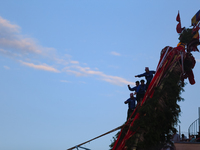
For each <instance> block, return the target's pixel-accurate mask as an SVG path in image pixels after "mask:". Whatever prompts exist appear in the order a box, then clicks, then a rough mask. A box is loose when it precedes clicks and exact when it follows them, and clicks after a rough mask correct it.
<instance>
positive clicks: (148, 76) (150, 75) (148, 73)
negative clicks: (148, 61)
mask: <svg viewBox="0 0 200 150" xmlns="http://www.w3.org/2000/svg"><path fill="white" fill-rule="evenodd" d="M155 73H156V72H155V71H149V67H145V73H143V74H139V75H136V76H135V77H145V79H146V81H147V83H146V88H148V86H149V84H150V82H151V80H152V78H153V74H155ZM146 90H147V89H146Z"/></svg>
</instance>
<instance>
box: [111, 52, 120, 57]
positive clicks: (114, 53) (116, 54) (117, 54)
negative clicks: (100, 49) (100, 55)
mask: <svg viewBox="0 0 200 150" xmlns="http://www.w3.org/2000/svg"><path fill="white" fill-rule="evenodd" d="M111 55H115V56H121V54H120V53H117V52H114V51H112V52H111Z"/></svg>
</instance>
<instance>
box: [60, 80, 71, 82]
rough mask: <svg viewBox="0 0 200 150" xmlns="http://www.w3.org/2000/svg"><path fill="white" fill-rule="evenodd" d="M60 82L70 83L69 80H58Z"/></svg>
mask: <svg viewBox="0 0 200 150" xmlns="http://www.w3.org/2000/svg"><path fill="white" fill-rule="evenodd" d="M60 82H64V83H70V81H67V80H60Z"/></svg>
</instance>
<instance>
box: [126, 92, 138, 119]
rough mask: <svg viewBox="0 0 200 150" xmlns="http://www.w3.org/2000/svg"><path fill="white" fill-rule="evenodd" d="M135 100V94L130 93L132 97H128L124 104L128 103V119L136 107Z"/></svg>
mask: <svg viewBox="0 0 200 150" xmlns="http://www.w3.org/2000/svg"><path fill="white" fill-rule="evenodd" d="M135 101H136V98H135V97H134V96H133V93H130V98H128V99H127V100H126V101H125V102H124V104H128V112H127V120H128V119H129V117H130V116H131V114H132V113H133V111H134V109H135Z"/></svg>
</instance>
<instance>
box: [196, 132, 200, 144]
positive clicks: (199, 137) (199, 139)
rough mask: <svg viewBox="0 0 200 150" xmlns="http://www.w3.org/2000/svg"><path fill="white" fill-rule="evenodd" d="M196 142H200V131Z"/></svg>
mask: <svg viewBox="0 0 200 150" xmlns="http://www.w3.org/2000/svg"><path fill="white" fill-rule="evenodd" d="M196 142H200V131H199V132H198V135H197V139H196Z"/></svg>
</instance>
